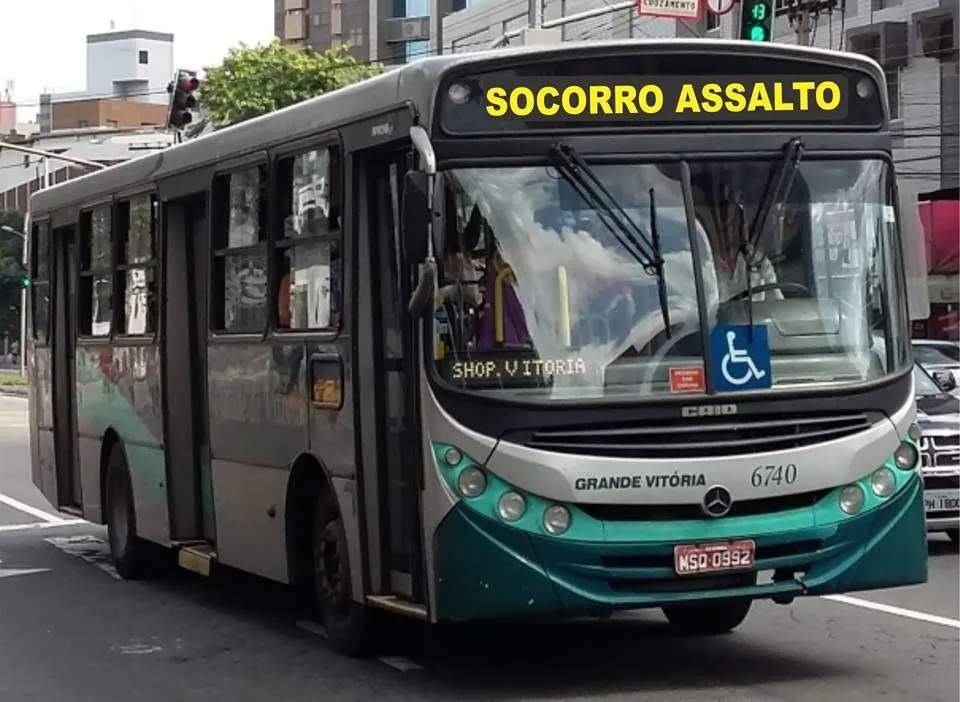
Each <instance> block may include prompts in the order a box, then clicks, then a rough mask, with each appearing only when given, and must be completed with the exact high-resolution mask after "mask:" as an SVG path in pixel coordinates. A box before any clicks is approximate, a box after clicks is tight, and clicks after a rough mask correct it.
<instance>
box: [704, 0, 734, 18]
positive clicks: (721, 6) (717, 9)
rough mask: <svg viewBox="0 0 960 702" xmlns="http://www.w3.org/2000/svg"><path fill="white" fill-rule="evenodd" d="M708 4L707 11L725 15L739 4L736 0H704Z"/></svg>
mask: <svg viewBox="0 0 960 702" xmlns="http://www.w3.org/2000/svg"><path fill="white" fill-rule="evenodd" d="M703 1H704V3H705V4H706V6H707V11H708V12H712V13H713V14H715V15H725V14H727V13H728V12H730V10H732V9H733V6H734V5H736V4H737V1H736V0H703Z"/></svg>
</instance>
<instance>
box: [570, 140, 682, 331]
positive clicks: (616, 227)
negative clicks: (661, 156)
mask: <svg viewBox="0 0 960 702" xmlns="http://www.w3.org/2000/svg"><path fill="white" fill-rule="evenodd" d="M553 152H554V154H555V155H556V156H557V157H558V158H559V160H560V161H561V164H562V167H560V168H558V169H557V170H559V171H560V173H561V175H563V176H564V178H566V179H567V181H569V182H570V184H571V185H572V186H573V187H574V189H575V190H576V191H577V194H578V195H580V197H582V198H583V199H584V201H585V202H586V203H587V204H588V205H590V206H591V207H592V208H593V209H594V211H595V212H596V213H597V215H598V216H599V217H600V218H601V219H602V220H603V221H604V224H606V225H607V227H608V228H609V229H610V231H611V232H612V233H613V235H614V236H615V237H616V239H617V241H618V242H619V243H620V245H621V246H622V247H623V248H624V249H625V250H626V251H627V252H628V253H629V254H630V255H631V256H632V257H633V259H634V260H635V261H637V263H639V264H640V265H641V266H642V267H643V269H644V271H645V272H646V273H647V274H648V275H655V276H656V277H657V290H658V297H659V298H660V316H661V317H662V319H663V323H664V326H665V328H666V334H667V338H668V339H669V338H670V313H669V311H668V308H667V292H666V283H665V281H664V275H663V256H662V255H661V252H660V237H659V234H658V233H657V226H656V213H655V210H654V206H655V204H656V203H655V201H654V195H653V190H652V189H651V191H650V223H651V227H652V229H653V231H654V237H653V241H652V242H651V241H650V240H649V239H648V238H647V236H646V235H645V234H644V233H643V231H642V230H641V229H640V227H639V226H638V225H637V223H636V222H635V221H634V220H633V219H632V218H631V217H630V215H628V214H627V213H626V212H625V211H624V209H623V207H621V205H620V203H618V202H617V200H616V199H615V198H614V197H613V195H611V194H610V191H609V190H607V188H606V187H605V186H604V184H603V183H602V182H601V181H600V178H599V177H598V176H597V174H596V173H595V172H594V170H593V169H592V168H590V166H589V165H588V164H587V162H586V161H584V159H583V157H582V156H581V155H580V153H579V152H578V151H577V150H576V149H574V148H573V147H572V146H570V145H569V144H565V143H563V142H560V143H558V144H557V145H556V146H555V147H554V148H553ZM628 242H629V243H628Z"/></svg>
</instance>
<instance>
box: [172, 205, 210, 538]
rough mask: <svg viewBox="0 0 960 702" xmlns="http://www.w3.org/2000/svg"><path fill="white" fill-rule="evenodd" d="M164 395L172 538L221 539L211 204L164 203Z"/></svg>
mask: <svg viewBox="0 0 960 702" xmlns="http://www.w3.org/2000/svg"><path fill="white" fill-rule="evenodd" d="M163 229H164V237H163V242H164V244H163V246H164V288H165V294H164V298H165V304H164V305H163V341H162V349H163V364H162V368H163V398H164V409H165V412H164V422H165V426H164V435H165V437H166V441H165V444H166V454H167V455H166V459H167V486H168V488H167V492H168V500H169V510H170V539H171V541H173V542H176V543H189V542H197V541H207V542H210V543H212V542H213V541H214V529H213V508H212V500H211V498H212V495H211V490H210V472H209V463H210V461H209V450H208V445H209V444H208V441H207V421H206V417H207V414H206V391H207V383H206V378H207V375H206V349H207V335H206V330H207V266H206V262H207V257H208V254H207V244H208V234H209V228H208V227H207V203H206V197H205V196H204V195H203V194H198V195H193V196H187V197H184V198H178V199H175V200H170V201H168V202H165V203H164V210H163Z"/></svg>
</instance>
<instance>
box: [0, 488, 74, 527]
mask: <svg viewBox="0 0 960 702" xmlns="http://www.w3.org/2000/svg"><path fill="white" fill-rule="evenodd" d="M0 502H2V503H3V504H5V505H7V506H9V507H13V508H14V509H16V510H20V511H21V512H25V513H26V514H29V515H30V516H31V517H36V518H37V519H42V520H43V521H45V522H49V523H50V524H63V522H67V521H70V520H68V519H64V518H63V517H58V516H57V515H55V514H50V513H49V512H44V511H43V510H42V509H37V508H36V507H31V506H30V505H28V504H27V503H25V502H21V501H20V500H15V499H13V498H12V497H9V496H8V495H4V494H3V493H2V492H0Z"/></svg>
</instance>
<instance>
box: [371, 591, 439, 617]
mask: <svg viewBox="0 0 960 702" xmlns="http://www.w3.org/2000/svg"><path fill="white" fill-rule="evenodd" d="M367 604H369V605H371V606H372V607H377V608H378V609H385V610H387V611H389V612H395V613H396V614H403V615H405V616H408V617H414V618H416V619H424V620H425V619H427V608H426V607H424V606H423V605H422V604H417V603H415V602H408V601H407V600H404V599H401V598H399V597H397V596H396V595H367Z"/></svg>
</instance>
